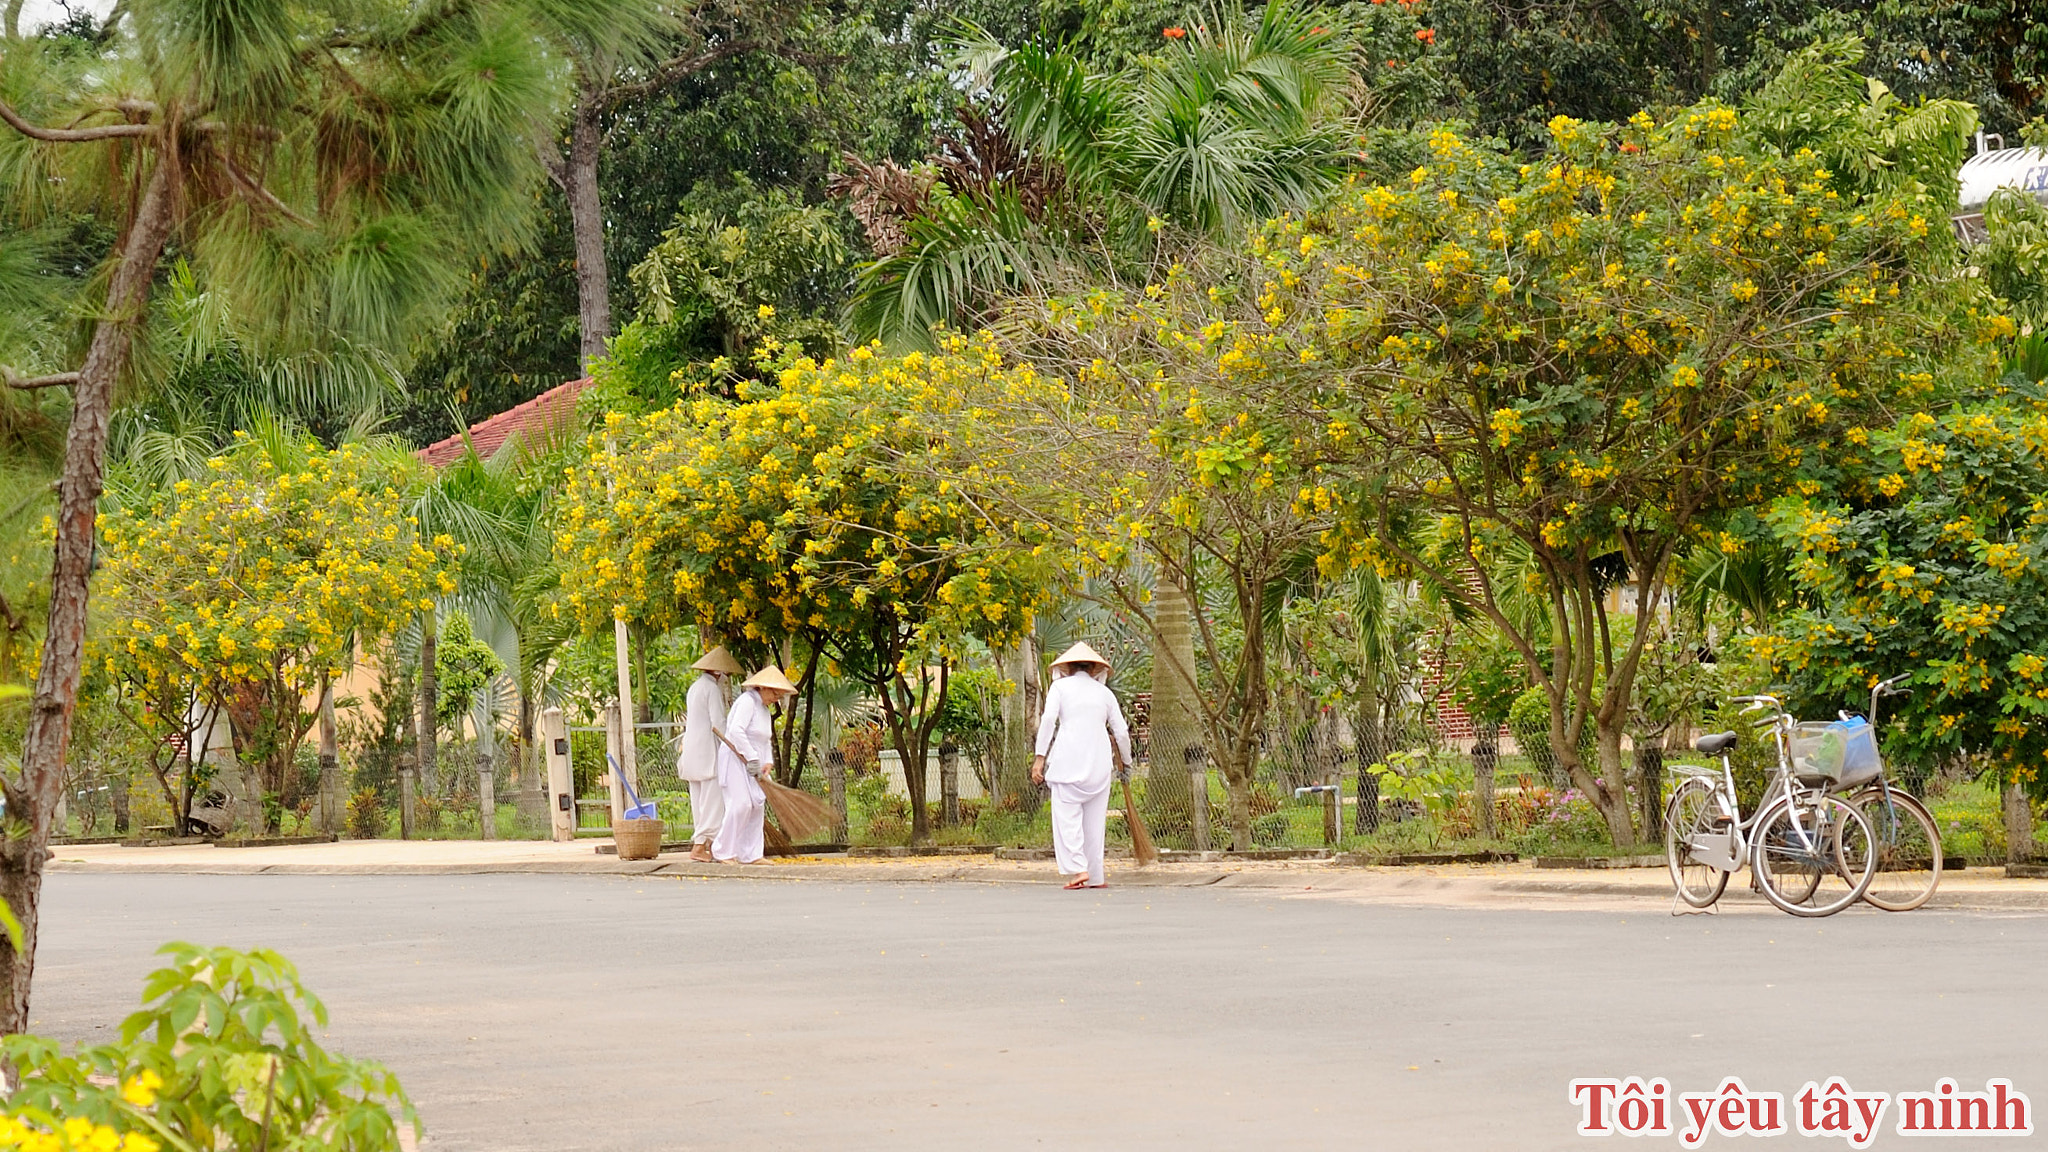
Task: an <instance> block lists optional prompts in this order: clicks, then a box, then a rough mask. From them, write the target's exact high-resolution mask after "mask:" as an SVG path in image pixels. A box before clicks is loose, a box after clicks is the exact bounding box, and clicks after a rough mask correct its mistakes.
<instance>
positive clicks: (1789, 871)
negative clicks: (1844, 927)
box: [1749, 796, 1877, 916]
mask: <svg viewBox="0 0 2048 1152" xmlns="http://www.w3.org/2000/svg"><path fill="white" fill-rule="evenodd" d="M1749 866H1750V869H1751V870H1752V871H1753V872H1754V873H1755V874H1756V878H1757V881H1758V883H1759V886H1760V887H1762V888H1763V893H1764V898H1765V899H1767V900H1769V901H1770V902H1771V903H1773V904H1776V905H1777V906H1778V907H1779V908H1781V909H1783V910H1785V911H1786V912H1790V913H1791V914H1792V915H1794V916H1832V915H1834V914H1835V913H1837V912H1840V911H1841V910H1842V909H1844V908H1847V907H1848V906H1849V905H1851V904H1854V903H1855V902H1856V901H1858V900H1860V899H1862V898H1863V893H1864V892H1865V891H1867V890H1868V889H1869V888H1870V882H1871V879H1872V878H1873V877H1875V876H1876V875H1877V851H1876V845H1875V843H1874V838H1873V836H1872V835H1871V831H1870V822H1869V821H1868V820H1866V819H1864V817H1863V813H1861V812H1859V811H1857V810H1856V807H1855V805H1853V804H1850V803H1849V802H1848V801H1846V800H1843V799H1841V798H1839V797H1835V796H1824V797H1807V796H1801V797H1795V798H1793V799H1791V800H1786V799H1784V798H1780V799H1779V800H1777V801H1776V802H1775V803H1773V804H1772V805H1771V806H1770V807H1769V808H1768V809H1766V810H1765V811H1764V813H1763V815H1762V816H1761V817H1760V818H1759V819H1758V820H1757V833H1756V841H1755V843H1754V845H1753V846H1752V847H1751V849H1750V859H1749Z"/></svg>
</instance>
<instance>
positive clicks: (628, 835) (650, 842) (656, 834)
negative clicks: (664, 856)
mask: <svg viewBox="0 0 2048 1152" xmlns="http://www.w3.org/2000/svg"><path fill="white" fill-rule="evenodd" d="M665 828H666V825H665V824H663V823H662V822H661V821H659V820H621V821H619V822H618V823H617V824H614V825H612V839H613V840H614V841H616V842H617V843H618V845H619V859H621V860H652V859H654V858H655V857H656V856H659V855H661V834H662V831H663V830H664V829H665Z"/></svg>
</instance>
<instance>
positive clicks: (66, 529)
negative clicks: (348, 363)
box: [0, 161, 172, 1035]
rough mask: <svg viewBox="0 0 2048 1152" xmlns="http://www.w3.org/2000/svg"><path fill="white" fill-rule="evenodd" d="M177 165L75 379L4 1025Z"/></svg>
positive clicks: (147, 197) (8, 786)
mask: <svg viewBox="0 0 2048 1152" xmlns="http://www.w3.org/2000/svg"><path fill="white" fill-rule="evenodd" d="M170 181H171V173H170V171H169V168H168V166H167V165H165V164H164V163H163V162H161V161H159V162H158V164H157V166H156V168H155V170H154V171H153V172H152V173H151V174H150V177H149V183H148V185H147V186H146V188H145V189H144V191H143V194H142V200H141V203H140V204H139V205H138V206H137V207H136V210H135V219H134V221H133V222H132V223H131V224H130V225H129V227H128V234H127V235H126V236H124V237H122V239H121V260H120V263H119V264H118V265H117V266H116V267H115V269H114V274H113V277H112V279H111V281H110V282H109V284H108V286H107V312H106V315H105V317H103V318H102V319H101V320H100V321H99V323H98V324H97V325H96V326H95V327H94V328H93V334H92V344H91V345H90V346H89V347H88V349H87V350H86V354H85V364H84V365H83V367H81V368H80V370H79V379H78V383H77V384H76V385H75V386H74V387H73V390H72V404H71V426H70V429H69V430H68V431H67V432H66V433H65V438H64V471H63V474H62V476H61V477H60V478H59V480H58V482H57V523H56V529H57V539H56V547H55V549H54V552H55V555H54V557H53V559H52V563H51V568H50V617H49V628H48V630H47V632H46V633H45V634H44V638H43V655H42V666H41V668H40V669H39V670H38V672H37V674H36V687H35V697H34V699H33V701H32V702H31V704H30V707H29V716H28V732H27V737H26V739H25V740H24V741H23V742H22V754H21V775H20V777H19V779H18V780H16V781H6V782H4V783H0V789H4V792H5V796H6V800H7V811H6V816H5V822H4V824H0V830H4V835H0V900H5V901H6V902H7V906H8V908H10V909H11V910H13V912H14V915H15V918H16V919H18V920H19V921H20V922H21V929H22V933H21V934H22V946H21V948H20V949H19V950H18V951H17V950H16V949H15V948H14V947H13V946H12V944H11V942H8V941H6V940H5V938H4V937H0V986H4V987H5V989H6V992H7V997H6V1002H5V1003H4V1004H0V1034H4V1035H13V1034H15V1033H18V1032H21V1031H24V1030H25V1029H26V1027H27V1025H28V1007H29V986H30V982H31V981H32V979H33V978H34V975H35V955H36V929H37V914H38V913H39V912H40V910H41V903H40V902H41V899H42V887H43V863H44V860H45V858H46V857H47V856H48V855H49V852H48V845H49V840H50V820H51V817H52V815H53V814H54V812H55V809H56V806H57V798H58V795H59V793H60V792H61V791H62V790H63V787H64V751H65V747H66V745H67V744H68V743H69V741H70V738H71V716H72V712H73V710H74V709H75V708H76V707H77V704H78V684H79V680H80V678H81V676H82V674H83V671H84V666H85V625H86V602H87V597H88V594H89V591H90V588H89V585H90V581H91V577H92V560H93V545H94V542H95V530H94V525H95V521H96V519H97V517H98V513H99V498H100V490H101V488H102V486H103V484H104V482H105V479H106V458H107V422H108V419H109V417H110V416H111V414H112V411H113V399H114V387H115V385H116V384H117V383H118V382H119V380H120V377H121V373H122V370H123V369H124V368H125V367H126V366H127V363H128V355H129V352H130V350H131V347H132V344H133V341H134V337H135V328H136V325H137V324H138V323H139V322H140V321H141V318H142V315H143V312H144V309H145V307H146V306H147V303H148V299H149V283H150V277H151V276H152V275H153V274H154V273H155V270H156V263H157V259H158V257H160V256H161V255H162V254H163V248H164V241H165V240H166V239H167V238H168V237H169V235H170V230H171V220H172V211H171V209H172V205H171V187H170Z"/></svg>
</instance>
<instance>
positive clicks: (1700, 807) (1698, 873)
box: [1664, 780, 1728, 908]
mask: <svg viewBox="0 0 2048 1152" xmlns="http://www.w3.org/2000/svg"><path fill="white" fill-rule="evenodd" d="M1719 808H1720V806H1719V805H1717V804H1715V803H1714V789H1713V788H1712V786H1710V785H1708V784H1707V783H1706V782H1705V781H1703V780H1687V781H1686V782H1685V783H1683V784H1680V785H1679V786H1678V791H1676V792H1673V793H1672V794H1671V801H1670V803H1668V804H1666V805H1665V806H1664V863H1665V865H1666V866H1667V867H1669V868H1670V869H1671V885H1672V887H1674V888H1676V889H1678V898H1679V899H1680V900H1683V901H1685V902H1686V903H1687V904H1690V905H1692V906H1693V907H1695V908H1705V907H1707V906H1708V905H1710V904H1712V903H1713V902H1714V901H1716V900H1719V899H1720V898H1721V892H1722V890H1724V889H1726V888H1727V887H1728V874H1727V873H1726V872H1723V871H1721V870H1720V869H1719V868H1709V867H1707V866H1706V865H1705V864H1701V863H1699V862H1698V861H1695V860H1694V859H1693V858H1692V853H1691V851H1690V850H1689V849H1688V848H1687V847H1686V846H1687V844H1688V843H1689V842H1690V838H1691V837H1692V836H1693V835H1694V834H1695V833H1700V832H1711V831H1713V830H1714V827H1715V818H1716V816H1717V815H1718V814H1719Z"/></svg>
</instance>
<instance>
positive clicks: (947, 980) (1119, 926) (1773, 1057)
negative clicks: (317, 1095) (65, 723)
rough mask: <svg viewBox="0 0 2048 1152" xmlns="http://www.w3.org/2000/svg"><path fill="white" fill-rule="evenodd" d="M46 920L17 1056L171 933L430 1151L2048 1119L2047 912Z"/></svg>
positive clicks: (121, 1000) (313, 910)
mask: <svg viewBox="0 0 2048 1152" xmlns="http://www.w3.org/2000/svg"><path fill="white" fill-rule="evenodd" d="M43 915H44V920H43V923H44V939H43V946H42V954H41V958H40V960H39V963H38V966H37V985H36V989H37V990H36V1000H35V1011H34V1017H35V1020H36V1027H37V1030H38V1031H41V1032H43V1033H44V1034H47V1035H55V1036H60V1037H64V1038H68V1039H87V1038H93V1037H98V1036H104V1035H107V1034H108V1031H109V1030H111V1029H112V1028H113V1027H114V1026H115V1025H116V1024H117V1023H118V1021H119V1020H120V1018H121V1017H122V1015H124V1014H125V1013H126V1012H128V1011H129V1010H130V1009H131V1008H132V1007H133V1006H134V1004H135V998H136V994H137V989H138V986H139V980H140V978H141V976H142V975H143V974H144V973H145V972H146V971H147V970H148V969H149V968H150V967H151V966H152V960H151V955H150V953H151V951H152V949H153V948H154V947H155V946H156V945H157V944H158V943H160V942H162V941H164V940H167V939H186V940H193V941H199V942H206V943H232V944H238V945H243V946H251V945H258V944H261V945H267V946H270V947H274V948H277V949H279V950H281V951H283V952H284V953H285V954H286V955H288V956H290V957H291V958H293V959H294V960H295V961H296V962H297V963H298V965H299V966H300V969H301V971H302V973H303V974H304V976H305V977H306V979H307V981H308V983H309V984H310V985H311V986H312V987H313V988H314V989H315V990H316V991H317V992H319V993H320V994H321V995H322V996H323V997H324V998H325V999H326V1001H327V1003H328V1006H329V1007H330V1009H331V1010H332V1013H333V1017H334V1020H333V1027H332V1030H331V1037H332V1039H331V1043H332V1044H333V1045H334V1046H335V1047H337V1048H339V1049H341V1050H343V1051H346V1052H349V1053H351V1054H355V1055H360V1056H366V1057H373V1058H376V1059H381V1060H384V1061H386V1062H388V1063H389V1064H391V1065H392V1067H393V1068H394V1069H396V1070H397V1071H398V1072H399V1074H400V1076H401V1077H402V1079H403V1081H404V1083H405V1084H406V1086H407V1088H408V1089H409V1090H410V1091H411V1093H412V1095H413V1098H414V1100H415V1101H416V1102H418V1104H419V1105H420V1108H421V1111H422V1113H423V1114H424V1116H425V1119H426V1123H427V1126H428V1141H427V1145H426V1146H427V1147H428V1148H432V1149H441V1150H449V1152H453V1150H472V1149H473V1150H493V1152H515V1150H521V1149H533V1150H546V1152H574V1150H586V1149H587V1150H605V1152H610V1150H614V1149H616V1150H634V1152H640V1150H649V1152H652V1150H669V1149H720V1150H723V1149H748V1150H757V1149H784V1148H788V1149H804V1150H807V1152H808V1150H822V1149H833V1150H837V1149H887V1150H890V1152H922V1150H925V1149H947V1150H952V1149H957V1148H969V1149H1011V1148H1033V1147H1039V1146H1044V1147H1058V1148H1068V1149H1119V1150H1122V1149H1246V1148H1255V1147H1256V1148H1285V1149H1296V1148H1299V1149H1334V1148H1361V1149H1387V1150H1397V1152H1414V1150H1429V1149H1513V1150H1523V1149H1551V1148H1576V1147H1586V1146H1587V1145H1588V1142H1587V1141H1586V1140H1585V1139H1583V1138H1579V1137H1576V1136H1574V1135H1573V1134H1572V1126H1573V1123H1574V1120H1575V1113H1574V1110H1573V1109H1571V1108H1570V1107H1568V1106H1567V1105H1566V1102H1565V1084H1566V1081H1567V1080H1569V1079H1570V1078H1571V1077H1573V1076H1583V1075H1624V1076H1625V1075H1629V1074H1643V1075H1663V1076H1666V1077H1668V1078H1669V1079H1670V1080H1671V1081H1672V1083H1673V1085H1674V1091H1677V1092H1686V1091H1706V1090H1711V1089H1712V1088H1713V1087H1715V1086H1716V1084H1717V1083H1718V1080H1719V1078H1720V1077H1721V1076H1724V1075H1727V1074H1737V1075H1740V1076H1742V1077H1744V1078H1745V1079H1746V1080H1747V1082H1748V1084H1749V1086H1750V1087H1751V1088H1753V1089H1763V1090H1771V1091H1778V1092H1783V1093H1785V1094H1786V1095H1788V1096H1790V1095H1791V1094H1793V1093H1795V1092H1797V1091H1798V1089H1799V1088H1800V1086H1801V1085H1802V1084H1804V1083H1805V1081H1807V1080H1809V1079H1825V1078H1826V1077H1827V1076H1828V1075H1831V1074H1838V1075H1843V1076H1847V1077H1848V1078H1849V1079H1850V1082H1851V1083H1852V1084H1853V1085H1854V1086H1855V1087H1856V1088H1857V1089H1859V1090H1883V1091H1892V1092H1897V1091H1900V1090H1916V1089H1919V1090H1924V1089H1926V1088H1928V1087H1931V1086H1932V1083H1933V1081H1934V1080H1935V1078H1936V1077H1939V1076H1944V1075H1947V1076H1954V1077H1955V1078H1957V1079H1958V1080H1959V1081H1961V1082H1962V1083H1963V1086H1964V1087H1965V1088H1969V1087H1981V1082H1982V1081H1983V1080H1984V1079H1985V1078H1987V1077H1991V1076H2005V1077H2009V1078H2011V1079H2012V1080H2013V1081H2014V1082H2015V1083H2016V1085H2017V1086H2018V1087H2020V1088H2021V1089H2023V1090H2030V1091H2031V1092H2032V1094H2033V1098H2034V1099H2035V1100H2036V1101H2038V1102H2040V1103H2042V1104H2043V1105H2048V1045H2044V1043H2043V1040H2044V1038H2048V1001H2044V998H2043V996H2042V994H2041V992H2040V990H2039V989H2040V981H2039V974H2040V972H2041V957H2042V953H2043V947H2044V945H2048V917H2044V916H2041V915H2037V914H2027V915H1991V914H1963V913H1929V912H1922V913H1917V914H1910V915H1904V916H1888V915H1883V914H1879V913H1871V912H1865V913H1858V914H1847V915H1843V916H1839V917H1836V918H1834V919H1832V920H1827V921H1821V922H1817V923H1816V922H1811V921H1797V920H1793V919H1790V918H1788V917H1782V916H1777V915H1762V914H1748V915H1727V916H1721V917H1718V918H1706V917H1690V918H1686V919H1681V920H1674V919H1672V918H1671V917H1669V916H1668V915H1665V914H1664V912H1663V910H1662V909H1661V908H1647V907H1646V908H1641V909H1637V910H1634V911H1617V910H1601V911H1562V910H1552V909H1545V910H1522V909H1512V908H1511V909H1471V908H1402V907H1387V906H1372V905H1365V904H1360V903H1355V902H1347V901H1345V900H1343V899H1341V898H1329V897H1323V896H1319V895H1315V894H1308V893H1304V894H1303V895H1302V896H1299V897H1293V896H1278V895H1275V894H1273V893H1270V892H1268V893H1247V892H1226V891H1217V890H1206V889H1155V890H1139V889H1114V888H1113V889H1110V890H1107V891H1104V892H1096V893H1069V892H1059V891H1056V890H1047V889H1038V888H1020V887H992V886H979V885H965V884H955V885H913V884H874V885H859V884H838V883H829V882H810V883H801V884H779V883H773V882H749V881H735V880H713V881H705V880H676V879H629V878H622V877H596V876H591V877H582V876H478V877H387V876H367V877H348V876H343V877H324V876H95V875H54V876H52V877H50V879H49V883H48V888H47V889H46V892H45V896H44V914H43ZM1887 1124H1889V1120H1887ZM2037 1127H2048V1125H2044V1124H2041V1123H2040V1122H2038V1121H2037ZM1715 1139H1716V1140H1717V1141H1718V1142H1720V1143H1727V1140H1726V1139H1725V1138H1715ZM1785 1139H1787V1140H1788V1141H1790V1142H1791V1144H1792V1145H1795V1146H1803V1145H1804V1143H1805V1142H1804V1141H1803V1140H1801V1139H1800V1138H1799V1137H1798V1136H1796V1135H1790V1136H1787V1137H1785ZM2042 1139H2043V1137H2035V1138H2033V1139H2032V1140H2027V1139H2022V1140H2018V1141H2012V1140H2003V1141H1998V1142H1996V1143H1995V1144H1994V1143H1992V1142H1990V1141H1971V1140H1950V1141H1944V1142H1943V1143H1944V1145H1945V1146H1947V1147H1951V1148H1958V1149H1962V1148H1972V1147H1980V1146H1981V1147H2006V1148H2011V1147H2025V1146H2032V1144H2033V1143H2034V1142H2035V1141H2038V1140H2042ZM1676 1143H1677V1142H1676V1141H1675V1140H1650V1141H1645V1142H1644V1144H1643V1145H1642V1146H1644V1147H1649V1146H1652V1145H1655V1146H1673V1147H1675V1146H1676ZM1904 1143H1905V1142H1904V1141H1903V1140H1900V1139H1898V1138H1896V1137H1892V1136H1888V1135H1887V1136H1882V1137H1880V1138H1879V1140H1878V1144H1877V1146H1878V1147H1897V1146H1899V1145H1901V1144H1904ZM1592 1146H1593V1147H1599V1146H1600V1145H1598V1144H1594V1145H1592ZM1631 1146H1632V1147H1633V1146H1635V1145H1634V1144H1633V1142H1631ZM1739 1146H1741V1147H1747V1146H1748V1145H1747V1143H1746V1142H1744V1143H1743V1144H1742V1145H1739ZM1758 1147H1768V1146H1767V1145H1759V1146H1758ZM1828 1147H1830V1148H1834V1147H1838V1145H1835V1144H1834V1143H1833V1142H1828Z"/></svg>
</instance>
